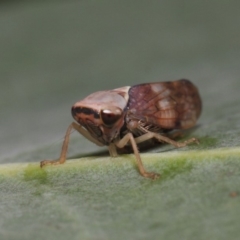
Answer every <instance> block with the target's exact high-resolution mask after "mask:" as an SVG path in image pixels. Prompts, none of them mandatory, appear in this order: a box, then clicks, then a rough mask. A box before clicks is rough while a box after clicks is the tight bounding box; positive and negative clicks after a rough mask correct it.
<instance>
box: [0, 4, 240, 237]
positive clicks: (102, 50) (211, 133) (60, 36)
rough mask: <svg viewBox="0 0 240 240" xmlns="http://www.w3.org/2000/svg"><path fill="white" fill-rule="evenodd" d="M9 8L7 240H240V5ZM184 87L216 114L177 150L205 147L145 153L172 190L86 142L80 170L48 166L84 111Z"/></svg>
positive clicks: (4, 8) (3, 172) (4, 160)
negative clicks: (103, 95)
mask: <svg viewBox="0 0 240 240" xmlns="http://www.w3.org/2000/svg"><path fill="white" fill-rule="evenodd" d="M0 4H1V8H0V19H1V21H0V22H1V24H0V30H1V31H0V32H1V36H2V37H1V38H0V43H1V46H2V48H1V60H2V61H1V64H0V77H1V78H0V79H1V88H0V96H1V101H0V108H1V109H0V110H1V118H0V123H1V134H0V140H1V144H0V154H1V155H0V163H1V164H0V213H1V217H0V239H1V240H2V239H3V240H17V239H24V240H28V239H29V240H32V239H34V240H38V239H39V240H40V239H41V240H42V239H48V240H51V239H58V240H65V239H71V240H79V239H84V240H85V239H104V240H106V239H133V240H134V239H167V240H172V239H174V240H175V239H194V240H203V239H204V240H205V239H211V240H225V239H230V240H235V239H239V222H240V200H239V199H240V174H239V173H240V137H239V136H240V111H239V106H240V97H239V89H240V79H239V76H240V71H239V69H240V68H239V62H240V55H239V52H240V41H239V39H240V36H239V26H240V15H239V8H240V6H239V5H240V2H236V1H231V0H230V1H228V4H226V3H225V2H223V1H218V2H217V1H207V2H205V1H198V2H196V1H188V2H186V4H185V3H184V4H183V3H182V2H180V1H177V0H173V1H150V2H149V1H138V3H137V4H134V3H133V2H131V1H119V2H116V1H43V2H38V1H31V2H29V1H23V2H21V3H11V4H9V3H7V2H6V3H0ZM182 77H184V78H189V79H190V80H192V81H193V82H194V84H195V85H196V86H198V88H199V91H200V94H201V97H202V100H203V112H202V115H201V117H200V119H199V121H198V123H197V125H196V127H194V128H193V129H190V130H188V131H183V133H182V134H183V136H182V137H179V139H178V141H184V140H186V139H188V138H191V137H196V138H198V139H199V141H200V144H199V145H194V144H192V145H189V146H187V147H185V148H181V149H175V148H174V147H173V146H170V145H167V144H165V145H159V146H156V147H155V148H152V149H147V150H144V151H142V152H141V157H142V160H143V163H144V166H145V168H146V169H147V170H148V171H154V172H157V173H159V174H160V175H161V177H160V178H159V179H157V180H155V181H153V180H150V179H145V178H143V177H142V176H141V175H140V174H139V172H138V169H137V166H136V161H135V157H134V155H133V154H123V155H120V156H119V157H117V158H110V157H109V156H108V153H107V150H106V148H103V150H99V148H98V147H96V146H94V145H93V144H92V143H90V142H88V141H87V140H86V139H84V138H83V137H81V136H80V135H77V134H75V133H74V134H72V135H71V141H70V148H69V159H71V160H67V162H66V163H65V164H63V165H61V166H48V167H45V168H43V169H41V168H40V165H39V162H40V161H41V160H43V159H45V158H49V159H51V158H53V159H54V158H56V157H57V156H59V153H60V149H61V143H62V140H63V139H62V138H63V136H64V132H65V130H66V129H67V126H68V125H69V124H70V123H71V121H72V118H71V114H70V109H71V105H72V104H73V103H74V102H76V101H77V100H79V99H82V98H83V97H85V96H86V95H88V94H90V93H92V92H95V91H100V90H104V89H112V88H117V87H121V86H132V85H134V84H138V83H144V82H154V81H168V80H175V79H180V78H182ZM56 139H58V140H57V142H56ZM53 142H54V143H53Z"/></svg>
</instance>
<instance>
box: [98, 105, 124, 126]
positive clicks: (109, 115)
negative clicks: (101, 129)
mask: <svg viewBox="0 0 240 240" xmlns="http://www.w3.org/2000/svg"><path fill="white" fill-rule="evenodd" d="M100 116H101V119H102V121H103V123H104V124H105V125H106V126H112V125H113V124H114V123H116V122H117V121H118V120H119V119H120V118H121V116H122V110H121V109H120V108H114V109H111V110H110V109H103V110H101V112H100Z"/></svg>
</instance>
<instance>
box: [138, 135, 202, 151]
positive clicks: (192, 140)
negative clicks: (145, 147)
mask: <svg viewBox="0 0 240 240" xmlns="http://www.w3.org/2000/svg"><path fill="white" fill-rule="evenodd" d="M152 138H155V139H157V140H158V141H160V142H165V143H169V144H171V145H173V146H175V147H178V148H179V147H185V146H187V145H188V144H190V143H197V144H199V141H198V140H197V139H196V138H190V139H188V140H186V141H184V142H176V141H174V140H172V139H170V138H168V137H166V136H163V135H161V134H158V133H154V132H147V133H145V134H143V135H142V136H140V137H137V138H135V142H136V143H141V142H145V141H147V140H149V139H152Z"/></svg>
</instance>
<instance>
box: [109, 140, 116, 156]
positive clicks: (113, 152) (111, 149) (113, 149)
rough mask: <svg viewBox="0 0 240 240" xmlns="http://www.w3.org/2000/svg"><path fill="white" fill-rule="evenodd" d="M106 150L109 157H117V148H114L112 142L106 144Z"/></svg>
mask: <svg viewBox="0 0 240 240" xmlns="http://www.w3.org/2000/svg"><path fill="white" fill-rule="evenodd" d="M108 151H109V154H110V156H111V157H117V155H118V154H117V149H116V146H115V144H114V143H111V144H110V145H109V146H108Z"/></svg>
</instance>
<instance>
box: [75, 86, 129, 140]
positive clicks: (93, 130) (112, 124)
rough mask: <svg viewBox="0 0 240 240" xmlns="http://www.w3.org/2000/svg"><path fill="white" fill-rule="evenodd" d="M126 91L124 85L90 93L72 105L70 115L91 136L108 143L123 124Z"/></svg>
mask: <svg viewBox="0 0 240 240" xmlns="http://www.w3.org/2000/svg"><path fill="white" fill-rule="evenodd" d="M127 92H128V87H124V88H120V89H115V90H110V91H107V92H106V91H104V92H103V91H102V92H97V93H94V94H91V95H89V96H88V97H86V98H85V99H83V100H81V101H79V102H77V103H75V104H74V105H73V107H72V115H73V117H74V119H75V120H76V121H77V122H78V123H80V124H81V125H82V126H83V127H84V128H86V130H88V132H89V133H90V134H91V136H92V137H94V138H96V139H98V141H100V142H101V143H103V144H105V145H109V144H110V143H111V142H112V141H113V140H114V139H116V138H117V137H118V136H119V131H120V129H121V128H122V126H123V124H124V116H125V108H126V105H127V101H128V94H127Z"/></svg>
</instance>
